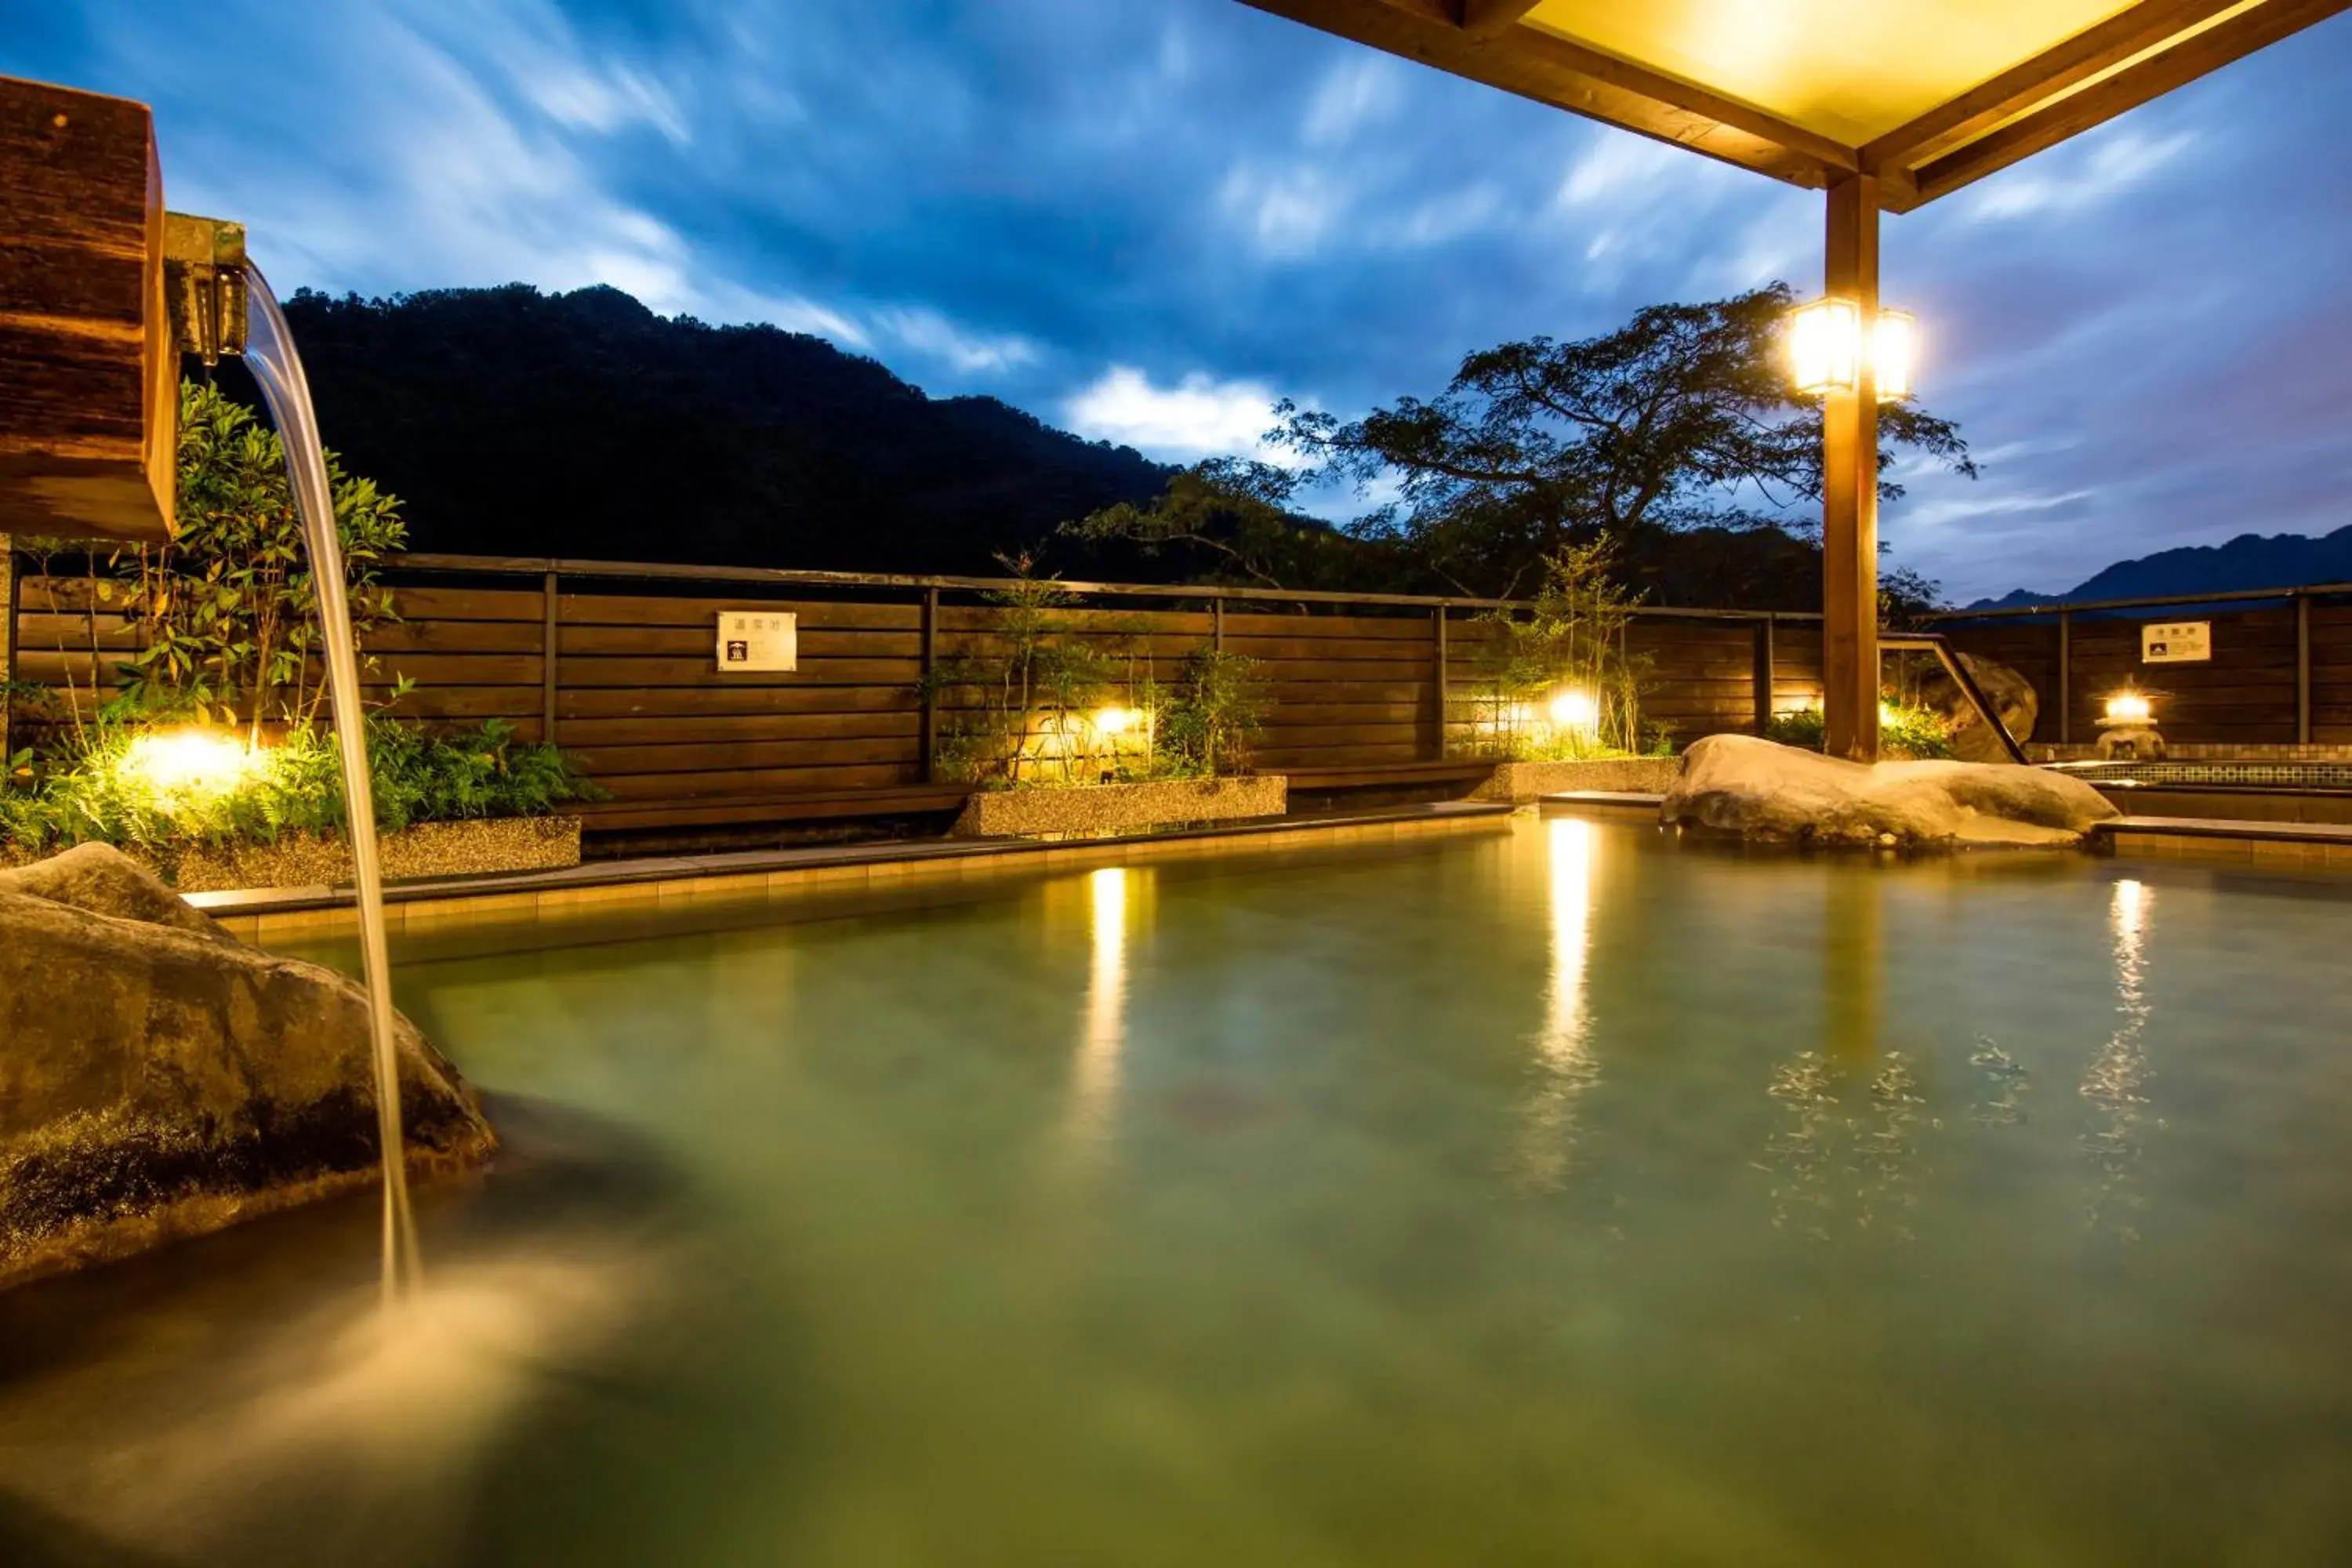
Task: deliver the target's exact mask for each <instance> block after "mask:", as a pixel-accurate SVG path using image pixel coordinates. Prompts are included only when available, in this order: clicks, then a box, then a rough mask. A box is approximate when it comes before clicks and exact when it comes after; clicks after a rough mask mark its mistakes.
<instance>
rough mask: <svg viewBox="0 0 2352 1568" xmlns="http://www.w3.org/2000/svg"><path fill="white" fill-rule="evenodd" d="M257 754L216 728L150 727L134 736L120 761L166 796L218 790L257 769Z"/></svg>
mask: <svg viewBox="0 0 2352 1568" xmlns="http://www.w3.org/2000/svg"><path fill="white" fill-rule="evenodd" d="M254 762H255V753H254V752H253V750H252V748H251V747H249V746H247V744H246V743H245V742H243V741H241V740H238V739H237V738H236V736H234V735H230V734H226V733H225V732H223V731H218V730H151V731H147V732H146V733H145V734H142V735H138V736H135V737H133V738H132V740H131V745H130V748H129V749H128V750H127V751H126V752H124V753H123V758H122V765H123V766H124V767H125V768H126V769H128V770H129V771H130V772H131V773H134V774H136V775H137V776H138V777H139V778H141V779H142V780H144V781H145V782H146V784H147V785H148V787H149V788H151V789H153V790H156V791H158V792H160V793H162V794H164V795H179V794H187V793H198V794H207V795H212V794H218V793H220V792H222V791H224V790H230V789H234V788H236V786H237V784H240V783H242V782H243V781H244V779H245V776H246V774H247V773H250V772H251V771H252V769H253V765H254Z"/></svg>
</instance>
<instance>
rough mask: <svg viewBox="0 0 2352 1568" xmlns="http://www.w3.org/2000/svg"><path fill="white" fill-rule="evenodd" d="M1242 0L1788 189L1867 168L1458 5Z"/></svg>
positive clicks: (1778, 122)
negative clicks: (1501, 33) (1476, 24)
mask: <svg viewBox="0 0 2352 1568" xmlns="http://www.w3.org/2000/svg"><path fill="white" fill-rule="evenodd" d="M1243 3H1244V5H1251V6H1254V7H1255V8H1256V9H1258V10H1260V11H1267V12H1271V13H1273V14H1274V15H1275V16H1286V17H1288V18H1290V19H1291V20H1292V21H1294V22H1301V23H1304V24H1306V25H1307V26H1310V27H1314V28H1317V29H1319V30H1320V31H1323V32H1327V33H1333V34H1337V35H1338V36H1339V37H1343V38H1351V39H1353V40H1355V41H1356V42H1358V43H1360V44H1367V45H1370V47H1373V48H1376V49H1381V50H1382V51H1384V52H1386V53H1389V54H1392V55H1397V56H1401V57H1402V58H1405V59H1409V60H1418V61H1420V62H1421V63H1422V64H1423V65H1427V66H1431V67H1433V68H1436V69H1438V70H1442V71H1445V72H1447V73H1448V74H1450V75H1454V76H1459V77H1466V78H1468V79H1471V80H1473V81H1478V82H1484V83H1485V84H1486V85H1487V86H1489V87H1494V88H1499V89H1502V90H1503V91H1505V92H1509V93H1515V94H1517V95H1518V96H1519V97H1521V98H1529V99H1533V100H1536V101H1537V102H1538V103H1543V104H1549V105H1550V106H1551V107H1553V108H1555V109H1565V110H1570V112H1572V113H1576V114H1581V115H1585V116H1587V117H1589V118H1591V119H1594V120H1602V121H1608V122H1609V123H1610V124H1612V125H1617V126H1621V127H1622V128H1623V129H1625V130H1627V131H1632V132H1636V133H1638V134H1640V135H1643V136H1648V137H1652V138H1654V139H1655V140H1657V141H1660V142H1672V143H1673V144H1675V146H1678V147H1685V148H1687V149H1689V150H1690V151H1692V152H1694V153H1705V154H1706V155H1707V156H1708V157H1710V158H1716V159H1719V160H1721V161H1722V162H1724V163H1733V164H1737V165H1738V166H1739V167H1741V168H1744V169H1753V170H1755V171H1756V172H1757V173H1759V174H1769V175H1771V176H1772V177H1773V178H1775V179H1778V180H1786V181H1788V182H1789V183H1790V184H1797V185H1806V186H1810V187H1812V188H1814V189H1820V188H1822V187H1823V186H1826V185H1827V184H1829V183H1830V182H1831V181H1832V179H1835V178H1837V177H1839V176H1841V175H1843V174H1851V173H1853V171H1854V170H1856V169H1858V168H1859V167H1860V166H1861V164H1860V161H1859V158H1858V156H1857V154H1856V153H1855V152H1854V150H1853V148H1851V147H1848V146H1845V145H1843V144H1842V143H1840V142H1836V141H1833V140H1832V139H1831V138H1829V137H1826V136H1822V135H1819V134H1817V133H1816V132H1811V131H1808V130H1806V129H1805V128H1804V127H1802V126H1801V125H1796V124H1792V123H1790V121H1786V120H1782V119H1780V117H1778V116H1777V115H1772V114H1768V113H1766V112H1765V111H1764V110H1759V109H1756V108H1754V107H1752V106H1750V105H1748V104H1744V103H1738V102H1735V101H1733V100H1730V99H1727V98H1725V97H1722V96H1721V95H1719V94H1717V93H1712V92H1709V91H1707V90H1706V89H1704V88H1699V87H1694V86H1693V85H1691V84H1690V83H1688V82H1685V81H1680V80H1677V79H1675V78H1672V77H1668V76H1664V75H1662V74H1660V73H1659V72H1657V71H1654V70H1651V69H1649V68H1646V67H1643V66H1639V65H1635V64H1633V62H1632V61H1630V60H1622V59H1619V58H1616V57H1615V56H1613V55H1606V54H1602V53H1601V51H1600V50H1598V49H1593V48H1588V47H1585V46H1583V45H1581V44H1577V43H1572V42H1570V40H1568V39H1566V38H1560V37H1554V36H1553V35H1551V34H1549V33H1546V32H1543V31H1541V30H1540V29H1538V28H1535V27H1517V26H1515V27H1511V28H1510V29H1509V30H1508V33H1507V37H1493V36H1488V35H1485V34H1481V33H1474V32H1472V31H1471V30H1469V28H1468V27H1466V26H1464V23H1463V18H1464V17H1466V16H1467V15H1468V12H1467V11H1466V9H1465V11H1464V12H1462V13H1460V14H1457V13H1456V12H1455V10H1454V3H1455V0H1243ZM1530 8H1531V7H1530Z"/></svg>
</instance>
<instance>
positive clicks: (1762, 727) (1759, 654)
mask: <svg viewBox="0 0 2352 1568" xmlns="http://www.w3.org/2000/svg"><path fill="white" fill-rule="evenodd" d="M1751 681H1752V684H1753V686H1754V688H1755V698H1756V732H1757V733H1758V734H1759V735H1761V734H1762V733H1764V731H1767V730H1769V729H1770V728H1771V727H1772V617H1771V616H1769V615H1767V616H1763V617H1762V618H1761V619H1759V621H1758V622H1757V623H1756V673H1755V675H1754V676H1753V677H1752V678H1751Z"/></svg>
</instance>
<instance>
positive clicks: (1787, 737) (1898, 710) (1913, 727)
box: [1764, 698, 1952, 757]
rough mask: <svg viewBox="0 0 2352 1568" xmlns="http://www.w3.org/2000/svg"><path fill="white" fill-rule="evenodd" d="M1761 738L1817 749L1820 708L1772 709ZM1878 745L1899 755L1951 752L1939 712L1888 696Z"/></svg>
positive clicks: (1947, 729) (1880, 717)
mask: <svg viewBox="0 0 2352 1568" xmlns="http://www.w3.org/2000/svg"><path fill="white" fill-rule="evenodd" d="M1764 738H1765V739H1766V740H1768V741H1778V742H1780V744H1782V745H1784V746H1802V747H1803V748H1804V749H1805V750H1807V751H1809V752H1818V751H1820V750H1821V749H1822V710H1821V709H1820V708H1818V707H1812V708H1799V709H1796V710H1793V711H1790V712H1787V713H1775V714H1774V715H1772V722H1771V723H1770V724H1769V726H1767V727H1766V729H1765V731H1764ZM1878 746H1879V750H1880V751H1882V752H1888V753H1891V754H1893V755H1895V756H1900V757H1948V756H1950V755H1951V754H1952V736H1951V730H1950V727H1949V726H1948V725H1947V724H1946V723H1945V722H1944V720H1943V716H1942V715H1941V714H1938V713H1937V712H1935V711H1933V710H1929V709H1926V708H1919V707H1915V706H1913V705H1911V704H1909V703H1906V702H1903V701H1900V700H1895V699H1891V698H1890V699H1887V700H1882V701H1881V702H1880V703H1879V705H1878Z"/></svg>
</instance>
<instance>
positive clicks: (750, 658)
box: [719, 610, 801, 675]
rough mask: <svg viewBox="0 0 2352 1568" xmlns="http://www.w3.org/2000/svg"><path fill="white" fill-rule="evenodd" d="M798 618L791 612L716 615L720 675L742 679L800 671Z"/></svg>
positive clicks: (725, 613) (745, 611)
mask: <svg viewBox="0 0 2352 1568" xmlns="http://www.w3.org/2000/svg"><path fill="white" fill-rule="evenodd" d="M800 621H801V618H800V616H797V615H795V614H793V612H792V611H790V610H721V611H719V673H720V674H721V675H743V674H755V673H761V672H768V671H775V670H793V669H798V668H800V662H801V658H800V653H801V650H800V641H801V638H800Z"/></svg>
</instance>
